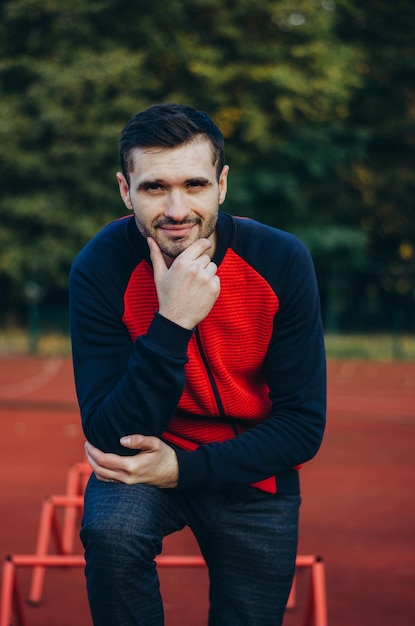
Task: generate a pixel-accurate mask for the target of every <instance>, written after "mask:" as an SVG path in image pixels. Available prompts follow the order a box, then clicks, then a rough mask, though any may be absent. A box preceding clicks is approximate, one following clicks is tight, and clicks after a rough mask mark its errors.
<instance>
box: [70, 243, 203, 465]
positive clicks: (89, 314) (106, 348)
mask: <svg viewBox="0 0 415 626" xmlns="http://www.w3.org/2000/svg"><path fill="white" fill-rule="evenodd" d="M96 259H99V261H98V260H96ZM120 283H122V276H121V280H120V273H119V272H118V273H117V272H116V271H115V268H113V267H112V266H111V263H109V262H108V261H107V260H106V259H105V256H104V255H102V254H92V253H91V251H90V250H89V249H88V250H84V251H82V252H81V253H80V254H79V255H78V257H77V259H76V260H75V262H74V264H73V267H72V270H71V275H70V280H69V295H70V319H71V337H72V354H73V365H74V375H75V385H76V391H77V396H78V401H79V406H80V410H81V417H82V425H83V429H84V433H85V436H86V438H87V439H88V440H89V441H90V442H91V443H92V444H93V445H95V446H97V447H98V448H100V449H101V450H104V451H105V452H115V453H117V454H122V455H128V454H134V451H131V450H128V449H126V448H124V447H122V446H121V445H120V443H119V439H120V437H121V436H123V435H128V434H133V433H141V434H144V435H155V436H160V435H161V434H162V433H163V431H164V430H165V429H166V426H167V424H168V422H169V421H170V419H171V417H172V415H173V413H174V411H175V409H176V406H177V403H178V401H179V399H180V396H181V394H182V391H183V386H184V379H185V374H184V365H185V363H186V361H187V356H186V353H187V346H188V342H189V340H190V337H191V335H192V333H191V332H190V331H188V330H186V329H183V328H181V327H180V326H177V325H176V324H174V323H172V322H170V321H169V320H167V319H165V318H164V317H162V316H161V315H159V314H158V313H156V314H155V316H154V319H153V321H152V323H151V325H150V328H149V330H148V332H147V334H146V335H144V336H140V337H138V339H137V340H136V341H135V342H133V341H132V340H131V338H130V336H129V333H128V330H127V329H126V327H125V325H124V324H123V322H122V315H123V293H122V291H123V289H122V284H120Z"/></svg>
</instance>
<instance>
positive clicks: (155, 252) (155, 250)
mask: <svg viewBox="0 0 415 626" xmlns="http://www.w3.org/2000/svg"><path fill="white" fill-rule="evenodd" d="M147 244H148V247H149V249H150V259H151V262H152V264H153V271H154V280H155V282H156V283H157V282H158V281H159V280H160V279H161V278H162V277H163V276H164V274H165V273H166V272H167V269H168V268H167V265H166V262H165V260H164V258H163V254H162V252H161V250H160V248H159V246H158V244H157V242H156V241H154V239H153V238H152V237H147Z"/></svg>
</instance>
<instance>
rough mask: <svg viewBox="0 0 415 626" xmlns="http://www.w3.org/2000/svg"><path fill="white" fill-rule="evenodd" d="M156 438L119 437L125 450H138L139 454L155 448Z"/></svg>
mask: <svg viewBox="0 0 415 626" xmlns="http://www.w3.org/2000/svg"><path fill="white" fill-rule="evenodd" d="M158 441H159V440H158V438H157V437H151V436H150V437H147V436H145V435H126V436H125V437H121V439H120V443H121V445H122V446H124V447H125V448H130V449H131V450H140V451H141V452H149V451H151V450H154V449H155V448H156V447H157V443H158Z"/></svg>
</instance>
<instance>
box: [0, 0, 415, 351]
mask: <svg viewBox="0 0 415 626" xmlns="http://www.w3.org/2000/svg"><path fill="white" fill-rule="evenodd" d="M414 32H415V4H414V3H413V2H412V0H397V1H396V2H393V3H392V2H388V1H386V0H372V1H371V2H368V3H362V2H359V1H358V0H279V1H275V0H261V1H260V2H255V3H254V2H249V1H248V0H232V1H231V0H186V1H184V0H183V1H182V0H169V2H164V1H162V0H153V1H152V2H150V3H148V2H144V1H143V0H136V1H135V2H131V3H130V2H125V1H122V0H71V2H59V0H43V1H42V2H38V1H35V0H4V1H3V2H2V5H1V8H0V50H1V57H0V177H1V188H0V299H1V300H0V330H1V334H0V336H1V341H0V347H1V348H2V350H3V352H4V351H5V350H6V351H7V350H9V351H10V350H12V349H28V350H29V351H30V352H37V351H38V350H47V349H51V347H50V345H49V346H48V345H44V344H42V343H41V341H42V338H44V336H45V334H46V335H47V336H48V337H49V341H51V336H55V340H56V336H57V337H60V338H61V340H62V341H63V342H64V346H66V347H64V349H67V344H66V343H65V340H66V339H67V330H68V317H67V278H68V272H69V268H70V265H71V262H72V260H73V258H74V256H75V254H76V253H77V251H78V250H79V249H80V248H81V247H82V246H83V245H84V244H85V243H86V241H87V240H88V239H89V238H90V237H91V236H92V235H93V234H94V233H95V232H96V231H97V230H98V229H99V228H101V227H102V226H103V225H104V224H106V223H107V222H108V221H110V220H112V219H114V218H117V217H119V216H121V215H122V214H123V213H124V211H125V209H124V206H123V204H122V203H121V200H120V198H119V195H118V190H117V185H116V179H115V172H116V171H117V169H118V137H119V133H120V131H121V129H122V128H123V126H124V125H125V123H126V122H127V121H128V120H129V119H130V118H131V117H132V115H133V114H134V113H135V112H136V111H138V110H140V109H142V108H143V107H146V106H148V105H150V104H153V103H155V102H180V103H186V104H190V105H193V106H195V107H197V108H200V109H202V110H205V111H206V112H207V113H208V114H209V115H210V116H212V117H213V119H214V120H215V121H216V122H217V124H218V125H219V126H220V127H221V129H222V131H223V133H224V135H225V137H226V142H227V144H226V145H227V161H228V163H229V164H230V166H231V174H230V190H229V195H228V198H227V201H226V204H225V208H224V210H226V211H227V212H230V213H232V214H235V215H244V216H249V217H253V218H256V219H258V220H260V221H263V222H265V223H268V224H271V225H273V226H277V227H279V228H282V229H285V230H289V231H292V232H294V233H296V234H297V235H299V236H300V238H301V239H302V240H303V241H304V242H305V243H306V244H307V246H308V247H309V249H310V250H311V253H312V255H313V258H314V261H315V265H316V270H317V274H318V279H319V285H320V292H321V299H322V307H323V317H324V324H325V329H326V334H327V339H328V348H329V351H332V352H333V353H347V352H348V351H349V352H351V354H352V355H356V354H359V352H360V351H365V350H375V354H376V355H377V356H379V354H381V356H388V355H389V356H397V357H405V358H408V357H409V358H415V348H414V345H413V340H411V336H413V335H414V334H415V219H414V217H415V215H414V214H415V209H414V199H415V168H414V163H415V158H414V147H415V86H414V75H415V73H414V71H415V38H414V36H413V34H414ZM22 331H23V336H22ZM363 334H364V335H366V339H365V341H362V340H361V339H360V337H361V336H362V335H363ZM356 335H358V336H359V340H358V341H355V342H354V343H353V342H351V338H352V337H353V336H356ZM370 338H372V339H376V341H375V344H373V341H372V342H370ZM385 338H386V339H385ZM19 341H20V342H21V347H20V348H16V346H17V345H18V342H19ZM373 345H375V346H376V348H373ZM379 351H380V352H379ZM330 353H331V352H330Z"/></svg>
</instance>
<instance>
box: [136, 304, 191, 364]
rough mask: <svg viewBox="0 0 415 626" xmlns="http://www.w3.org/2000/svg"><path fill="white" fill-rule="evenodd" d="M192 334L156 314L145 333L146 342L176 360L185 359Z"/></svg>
mask: <svg viewBox="0 0 415 626" xmlns="http://www.w3.org/2000/svg"><path fill="white" fill-rule="evenodd" d="M193 332H194V331H193V330H188V329H187V328H183V326H179V325H178V324H175V323H174V322H171V321H170V320H168V319H167V318H166V317H163V315H160V313H156V314H155V316H154V318H153V321H152V322H151V325H150V327H149V329H148V331H147V341H148V342H149V343H151V344H154V345H157V348H158V350H159V351H160V350H161V351H163V352H165V353H167V354H169V355H170V356H174V357H176V358H180V359H186V358H187V347H188V344H189V341H190V339H191V337H192V335H193Z"/></svg>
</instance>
